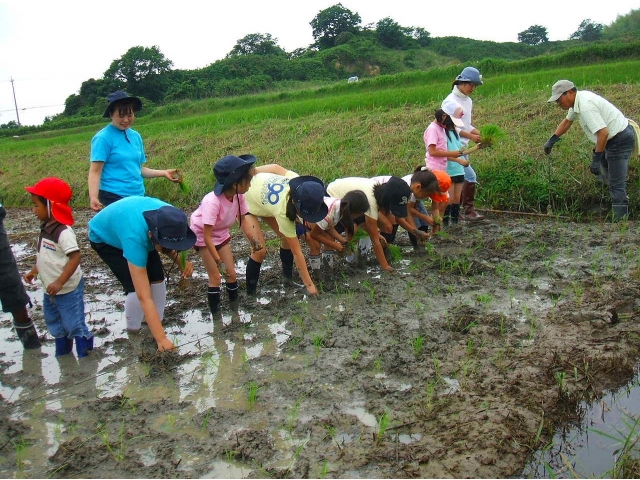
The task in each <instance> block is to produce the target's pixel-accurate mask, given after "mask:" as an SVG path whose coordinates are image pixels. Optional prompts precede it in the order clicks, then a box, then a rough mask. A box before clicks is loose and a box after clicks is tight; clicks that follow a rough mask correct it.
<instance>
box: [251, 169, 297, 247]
mask: <svg viewBox="0 0 640 480" xmlns="http://www.w3.org/2000/svg"><path fill="white" fill-rule="evenodd" d="M297 176H298V174H297V173H295V172H292V171H289V172H287V174H286V175H284V176H283V175H276V174H275V173H258V174H257V175H255V176H254V177H253V178H252V179H251V187H249V190H248V191H247V193H245V195H244V198H245V200H246V202H247V207H249V213H251V214H252V215H255V216H256V217H274V218H275V219H276V222H278V229H279V230H280V233H282V235H284V236H285V237H287V238H296V225H295V222H292V221H291V220H289V219H288V218H287V202H288V200H289V180H290V179H292V178H295V177H297Z"/></svg>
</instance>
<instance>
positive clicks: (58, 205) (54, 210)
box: [24, 177, 73, 225]
mask: <svg viewBox="0 0 640 480" xmlns="http://www.w3.org/2000/svg"><path fill="white" fill-rule="evenodd" d="M24 189H25V190H26V191H27V192H29V193H32V194H33V195H38V196H40V197H43V198H46V199H47V200H49V203H50V204H51V207H50V208H51V210H50V211H51V215H53V218H55V219H56V220H57V221H58V222H60V223H62V224H63V225H73V214H72V213H71V207H70V206H69V201H70V200H71V195H73V192H72V191H71V187H70V186H69V184H68V183H67V182H65V181H64V180H61V179H59V178H56V177H48V178H43V179H42V180H40V181H39V182H38V183H36V184H35V185H34V186H32V187H24Z"/></svg>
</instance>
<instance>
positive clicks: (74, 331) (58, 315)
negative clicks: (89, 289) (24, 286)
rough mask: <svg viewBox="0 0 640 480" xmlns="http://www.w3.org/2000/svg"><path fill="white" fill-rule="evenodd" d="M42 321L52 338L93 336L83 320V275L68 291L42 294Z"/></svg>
mask: <svg viewBox="0 0 640 480" xmlns="http://www.w3.org/2000/svg"><path fill="white" fill-rule="evenodd" d="M44 321H45V323H46V324H47V329H48V330H49V333H51V335H52V336H53V337H54V338H65V337H66V338H73V337H85V338H91V337H92V336H93V335H92V334H91V332H90V331H89V329H88V328H87V324H86V323H85V322H84V277H83V278H82V279H81V280H80V283H79V284H78V286H77V287H76V289H75V290H73V291H71V292H69V293H65V294H63V295H53V296H51V295H47V294H46V293H45V294H44Z"/></svg>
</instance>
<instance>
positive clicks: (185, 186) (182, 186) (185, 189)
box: [173, 170, 191, 195]
mask: <svg viewBox="0 0 640 480" xmlns="http://www.w3.org/2000/svg"><path fill="white" fill-rule="evenodd" d="M173 178H174V179H179V181H178V186H179V187H180V191H181V192H182V193H184V194H185V195H186V194H188V193H189V192H191V187H189V184H188V183H187V182H186V181H185V179H184V175H182V172H181V171H180V170H176V172H175V173H174V174H173Z"/></svg>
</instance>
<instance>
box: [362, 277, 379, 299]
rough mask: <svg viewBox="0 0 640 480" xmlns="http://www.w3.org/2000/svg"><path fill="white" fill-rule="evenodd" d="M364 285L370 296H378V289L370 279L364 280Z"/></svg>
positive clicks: (371, 297)
mask: <svg viewBox="0 0 640 480" xmlns="http://www.w3.org/2000/svg"><path fill="white" fill-rule="evenodd" d="M362 285H363V286H364V287H365V288H367V289H368V290H369V298H370V299H371V300H373V299H374V298H375V296H376V289H375V288H374V286H373V285H372V284H371V282H370V281H369V280H365V281H364V282H362Z"/></svg>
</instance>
